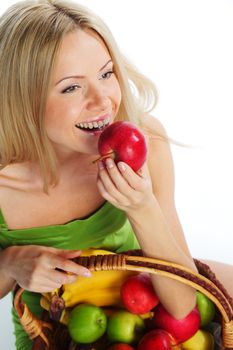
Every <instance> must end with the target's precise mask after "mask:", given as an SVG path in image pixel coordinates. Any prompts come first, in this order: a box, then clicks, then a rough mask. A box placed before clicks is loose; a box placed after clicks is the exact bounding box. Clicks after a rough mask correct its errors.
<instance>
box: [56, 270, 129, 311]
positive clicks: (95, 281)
mask: <svg viewBox="0 0 233 350" xmlns="http://www.w3.org/2000/svg"><path fill="white" fill-rule="evenodd" d="M133 274H135V273H134V272H132V271H94V272H93V273H92V276H91V278H87V277H83V276H79V277H78V278H77V280H76V281H75V282H74V283H72V284H66V285H64V286H63V287H62V289H63V293H62V294H61V297H62V299H63V300H64V301H65V305H66V307H70V306H72V305H74V304H76V303H77V302H78V300H79V298H80V295H83V294H85V293H86V294H88V293H89V292H90V291H95V292H97V291H98V290H106V289H108V288H109V289H111V288H113V287H114V288H117V289H118V290H120V287H121V285H122V284H123V282H124V281H125V280H126V279H127V278H128V277H130V276H132V275H133Z"/></svg>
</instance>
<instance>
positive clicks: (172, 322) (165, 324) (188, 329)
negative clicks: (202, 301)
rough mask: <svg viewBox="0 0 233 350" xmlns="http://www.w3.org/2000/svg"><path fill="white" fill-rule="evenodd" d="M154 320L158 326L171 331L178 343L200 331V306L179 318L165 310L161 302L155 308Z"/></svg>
mask: <svg viewBox="0 0 233 350" xmlns="http://www.w3.org/2000/svg"><path fill="white" fill-rule="evenodd" d="M152 322H153V324H154V325H155V326H156V327H157V328H162V329H164V330H166V331H167V332H169V333H171V335H172V336H173V337H174V338H175V339H176V340H177V341H178V343H181V342H184V341H185V340H187V339H189V338H191V337H192V336H193V335H194V334H195V333H196V332H197V331H198V329H199V328H200V323H201V318H200V313H199V311H198V308H197V307H195V308H194V309H193V310H192V311H191V312H190V313H189V314H188V315H187V316H186V317H184V318H182V319H180V320H177V319H176V318H175V317H173V316H171V315H170V314H169V313H168V312H167V311H166V310H165V308H164V307H163V306H162V304H159V305H158V306H156V308H155V310H154V316H153V318H152Z"/></svg>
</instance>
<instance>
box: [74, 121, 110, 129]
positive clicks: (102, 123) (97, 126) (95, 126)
mask: <svg viewBox="0 0 233 350" xmlns="http://www.w3.org/2000/svg"><path fill="white" fill-rule="evenodd" d="M109 122H110V118H106V119H104V120H100V121H98V122H97V121H94V122H88V123H77V124H76V125H75V126H76V127H77V128H79V129H87V130H92V129H102V128H103V127H105V126H106V125H108V124H109Z"/></svg>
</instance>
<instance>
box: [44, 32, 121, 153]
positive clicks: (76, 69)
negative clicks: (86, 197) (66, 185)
mask: <svg viewBox="0 0 233 350" xmlns="http://www.w3.org/2000/svg"><path fill="white" fill-rule="evenodd" d="M120 103H121V91H120V86H119V83H118V80H117V78H116V76H115V74H114V73H113V62H112V61H111V57H110V54H109V52H108V50H107V48H106V46H105V45H104V42H103V41H102V40H101V38H100V37H99V36H98V35H97V34H96V33H95V32H93V31H90V30H88V31H83V30H76V31H74V32H72V33H69V34H67V35H66V36H65V38H64V39H63V41H62V45H61V49H60V51H59V54H58V59H57V63H56V65H55V69H54V72H53V74H52V85H51V89H50V91H49V95H48V100H47V104H46V112H45V128H46V132H47V135H48V137H49V139H50V140H51V141H52V143H53V145H54V147H55V149H56V151H57V152H63V153H64V152H65V153H68V154H69V153H70V152H73V151H75V152H80V153H86V154H97V153H98V151H97V143H98V138H99V135H100V133H101V130H102V128H104V127H106V125H108V124H109V123H111V122H112V121H113V120H114V118H115V117H116V114H117V112H118V109H119V106H120Z"/></svg>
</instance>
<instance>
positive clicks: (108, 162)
mask: <svg viewBox="0 0 233 350" xmlns="http://www.w3.org/2000/svg"><path fill="white" fill-rule="evenodd" d="M106 165H107V168H108V169H111V168H113V167H114V162H113V160H112V159H111V158H107V159H106Z"/></svg>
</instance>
